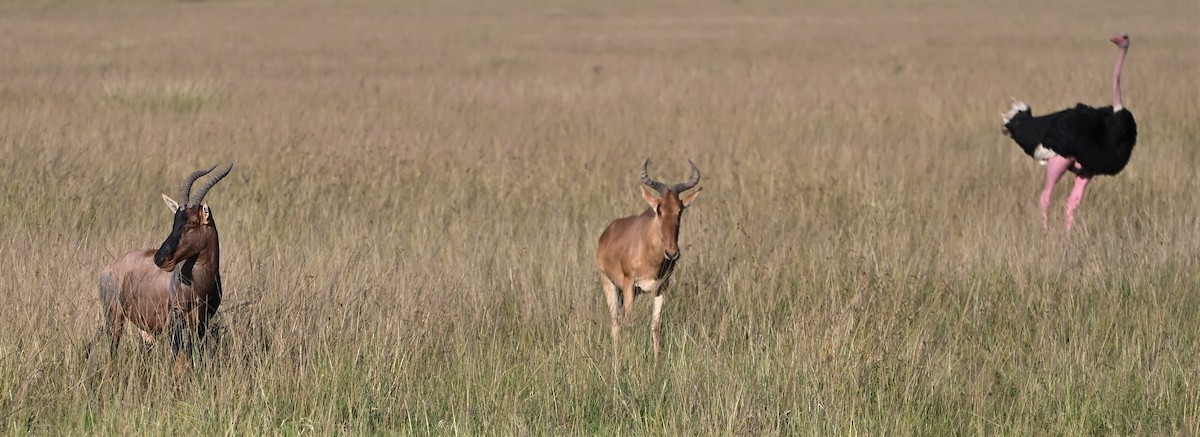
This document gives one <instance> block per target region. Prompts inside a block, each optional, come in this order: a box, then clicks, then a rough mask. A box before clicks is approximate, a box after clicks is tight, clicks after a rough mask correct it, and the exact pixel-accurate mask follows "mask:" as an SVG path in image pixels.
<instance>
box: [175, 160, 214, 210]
mask: <svg viewBox="0 0 1200 437" xmlns="http://www.w3.org/2000/svg"><path fill="white" fill-rule="evenodd" d="M215 168H217V165H216V164H213V166H212V167H211V168H209V169H208V170H196V171H194V172H192V174H191V176H188V177H187V179H184V180H183V188H180V189H179V200H180V201H182V202H185V203H184V206H187V203H186V202H187V200H188V196H189V195H191V192H192V184H194V183H196V179H200V177H201V176H204V175H206V174H209V173H212V171H213V169H215Z"/></svg>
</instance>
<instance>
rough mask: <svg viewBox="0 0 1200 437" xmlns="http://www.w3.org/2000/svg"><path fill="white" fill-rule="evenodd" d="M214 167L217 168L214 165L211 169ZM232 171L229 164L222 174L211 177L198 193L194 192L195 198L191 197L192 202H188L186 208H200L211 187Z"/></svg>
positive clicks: (231, 166)
mask: <svg viewBox="0 0 1200 437" xmlns="http://www.w3.org/2000/svg"><path fill="white" fill-rule="evenodd" d="M216 167H217V166H215V165H214V166H213V168H216ZM232 170H233V164H229V168H227V169H225V171H223V172H220V173H217V175H216V176H213V177H212V179H209V180H208V182H207V183H205V184H204V186H202V187H200V191H197V192H196V196H195V197H192V201H191V202H188V206H200V202H203V201H204V195H206V194H208V190H209V189H211V188H212V187H213V185H216V184H217V182H221V179H224V178H225V176H226V175H228V174H229V172H230V171H232Z"/></svg>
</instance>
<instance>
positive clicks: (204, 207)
mask: <svg viewBox="0 0 1200 437" xmlns="http://www.w3.org/2000/svg"><path fill="white" fill-rule="evenodd" d="M210 216H212V211H211V210H209V209H208V203H203V204H201V205H200V224H202V225H205V226H208V223H209V219H208V218H209V217H210Z"/></svg>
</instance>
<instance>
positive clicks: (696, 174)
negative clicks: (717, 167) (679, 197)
mask: <svg viewBox="0 0 1200 437" xmlns="http://www.w3.org/2000/svg"><path fill="white" fill-rule="evenodd" d="M688 164H691V165H692V178H691V179H688V181H687V182H684V183H682V184H675V186H674V187H673V189H674V190H675V192H676V193H682V192H684V191H685V190H690V189H691V188H692V187H694V186H696V184H698V183H700V169H699V168H696V163H694V162H692V160H690V159H689V160H688Z"/></svg>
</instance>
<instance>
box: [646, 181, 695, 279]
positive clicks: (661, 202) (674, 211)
mask: <svg viewBox="0 0 1200 437" xmlns="http://www.w3.org/2000/svg"><path fill="white" fill-rule="evenodd" d="M698 194H700V192H699V191H696V192H693V193H691V194H689V195H688V196H687V197H685V198H684V199H682V200H681V199H680V198H679V194H677V193H675V191H672V190H668V191H667V192H666V194H665V195H663V197H662V198H657V197H654V195H653V194H651V192H650V190H648V189H646V187H642V197H643V198H645V199H646V202H647V203H649V204H650V207H651V208H654V227H655V230H656V231H657V232H658V237H659V241H661V242H662V247H663V258H665V259H666V260H668V261H674V260H676V259H679V221H680V219H682V218H683V210H684V209H686V208H687V207H688V206H689V205H691V204H692V201H693V200H695V199H696V195H698Z"/></svg>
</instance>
